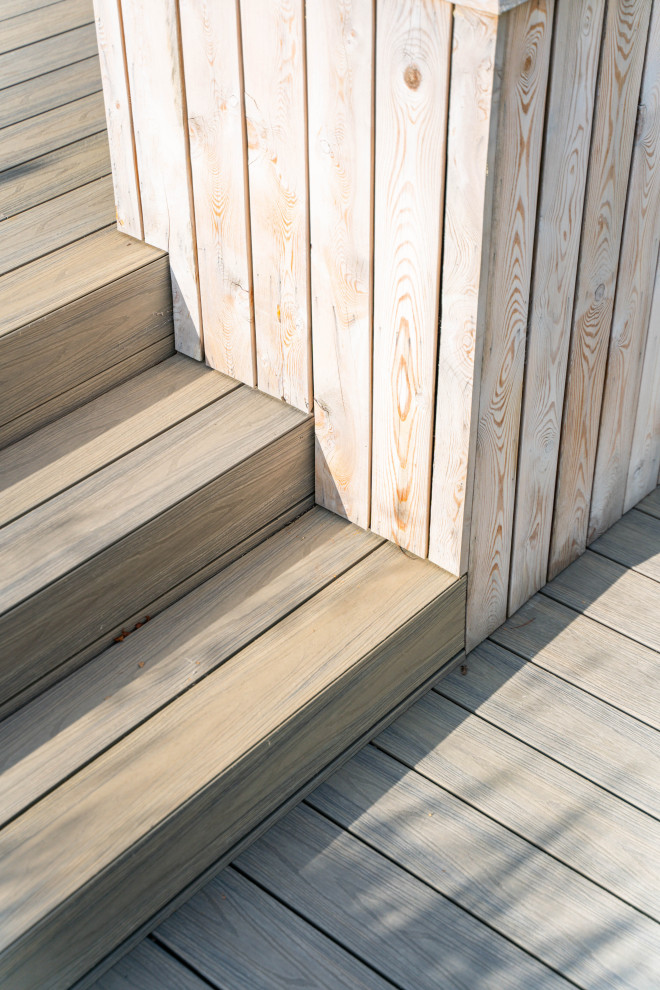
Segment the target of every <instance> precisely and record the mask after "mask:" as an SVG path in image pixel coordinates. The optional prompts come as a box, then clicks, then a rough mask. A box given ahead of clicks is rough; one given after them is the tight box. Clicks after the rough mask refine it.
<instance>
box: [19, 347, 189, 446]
mask: <svg viewBox="0 0 660 990" xmlns="http://www.w3.org/2000/svg"><path fill="white" fill-rule="evenodd" d="M173 354H174V336H173V335H172V333H169V334H168V335H166V336H165V337H163V338H161V339H160V340H157V341H155V343H153V344H149V345H148V346H147V347H144V348H143V349H142V350H140V351H137V352H136V353H135V354H132V355H131V357H129V358H125V359H124V360H118V361H117V362H116V363H115V364H113V365H112V366H111V367H109V368H107V369H106V370H105V371H102V372H101V373H100V374H98V375H93V376H92V377H91V378H88V379H86V380H85V381H82V382H80V384H78V385H74V386H73V387H72V388H69V389H67V390H66V391H64V392H61V393H60V394H59V395H55V396H53V397H52V398H49V399H47V400H46V401H45V402H42V403H41V405H38V406H35V407H34V408H33V409H29V410H28V411H27V412H25V413H23V414H22V415H21V416H18V417H17V418H16V419H13V420H11V421H10V422H9V423H5V424H4V425H3V426H0V449H1V448H3V447H6V446H9V444H13V443H17V442H18V441H19V440H22V439H23V438H24V437H26V436H29V434H30V433H33V432H34V431H35V430H40V429H43V427H44V426H49V425H50V424H51V423H54V422H55V420H56V419H58V418H59V417H60V416H67V415H68V414H69V413H70V412H73V410H74V409H77V408H79V407H80V406H81V405H83V404H84V403H85V402H91V401H93V400H94V399H96V398H98V396H99V395H102V394H103V393H104V392H107V391H108V390H109V389H111V388H114V387H115V386H116V385H121V384H122V383H123V382H126V381H128V380H129V378H133V377H134V375H139V374H141V372H143V371H147V370H148V369H149V368H152V367H154V365H156V364H159V363H160V362H161V361H164V360H166V359H167V358H168V357H172V355H173Z"/></svg>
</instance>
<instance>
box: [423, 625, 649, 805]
mask: <svg viewBox="0 0 660 990" xmlns="http://www.w3.org/2000/svg"><path fill="white" fill-rule="evenodd" d="M466 667H467V670H466V673H465V674H464V675H463V674H460V673H459V674H456V672H454V673H453V674H450V675H449V677H447V678H445V680H444V681H443V682H442V684H441V685H440V686H439V688H438V690H439V691H440V692H441V694H442V695H443V696H444V697H446V698H449V699H450V700H451V701H454V702H456V703H457V704H459V705H462V706H463V707H464V708H465V709H466V710H467V711H470V712H473V713H474V714H477V715H479V716H480V717H481V718H484V719H487V720H488V721H489V722H491V723H492V724H493V725H495V726H497V727H498V728H500V729H502V730H503V731H505V732H509V733H511V734H512V735H514V736H515V737H516V738H517V739H520V740H521V741H522V742H526V743H528V744H529V745H530V746H534V747H535V748H536V749H538V750H539V751H541V752H543V753H546V754H547V755H548V756H550V757H552V759H554V760H557V762H559V763H562V764H563V765H564V766H566V767H568V768H569V769H571V770H574V771H575V772H576V773H579V774H581V775H582V776H583V777H585V778H586V779H588V780H591V781H593V782H594V783H596V784H599V785H600V786H601V787H604V788H605V789H607V790H609V791H610V793H612V794H614V795H616V796H617V797H619V798H621V799H623V800H624V801H628V802H629V803H630V804H631V805H633V806H634V807H636V808H639V809H640V810H641V811H645V812H646V813H647V814H649V815H653V816H654V817H656V818H660V735H659V734H658V733H657V732H656V731H655V730H653V729H651V728H650V727H649V726H647V725H644V724H643V723H642V722H639V721H637V720H635V719H631V718H629V717H627V716H626V715H624V714H623V713H622V712H620V711H619V710H618V709H616V708H612V707H611V706H610V705H606V704H605V703H604V702H602V701H599V700H597V699H596V698H593V697H592V696H591V695H589V694H586V693H585V692H584V691H581V690H580V689H579V688H576V687H574V686H573V685H572V684H568V683H567V682H566V681H563V680H561V679H560V678H558V677H555V676H554V675H553V674H549V673H548V672H547V671H545V670H542V669H541V668H539V667H536V666H534V665H533V664H530V663H528V662H527V661H525V660H523V659H521V658H520V657H518V656H515V655H514V654H513V653H510V652H509V651H508V650H505V649H503V648H502V647H500V646H497V645H496V644H495V643H492V642H490V641H488V640H486V641H485V642H483V643H482V644H481V645H480V646H478V647H477V649H476V650H474V651H473V652H472V653H471V654H470V655H469V657H468V660H467V664H466Z"/></svg>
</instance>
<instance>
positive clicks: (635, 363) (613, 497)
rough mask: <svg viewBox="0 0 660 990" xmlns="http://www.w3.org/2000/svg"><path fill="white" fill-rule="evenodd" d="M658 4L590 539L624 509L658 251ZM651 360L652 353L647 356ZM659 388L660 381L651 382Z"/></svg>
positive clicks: (612, 343) (611, 351) (633, 170)
mask: <svg viewBox="0 0 660 990" xmlns="http://www.w3.org/2000/svg"><path fill="white" fill-rule="evenodd" d="M659 162H660V4H657V3H656V4H655V5H654V7H653V13H652V15H651V22H650V26H649V36H648V41H647V49H646V60H645V63H644V72H643V75H642V88H641V92H640V95H639V107H638V110H637V126H636V129H635V140H634V145H633V152H632V164H631V167H630V178H629V180H628V193H627V199H626V215H625V221H624V229H623V235H622V240H621V254H620V257H619V270H618V274H617V283H616V297H615V300H614V314H613V317H612V330H611V334H610V346H609V353H608V358H607V376H606V379H605V386H604V391H603V405H602V409H601V417H600V427H599V432H598V452H597V455H596V465H595V469H594V482H593V489H592V493H591V507H590V511H589V529H588V542H591V541H592V540H594V539H595V538H596V537H597V536H600V535H601V534H602V533H604V532H605V530H606V529H607V528H608V527H609V526H612V525H613V524H614V523H615V522H616V520H617V519H618V518H619V517H620V516H621V515H622V514H623V507H624V502H625V495H626V485H627V481H628V469H629V466H630V456H631V450H632V442H633V433H634V429H635V416H634V410H635V405H636V403H637V401H638V398H639V395H640V384H641V379H642V372H643V365H644V359H645V358H644V355H645V350H646V339H647V333H648V330H649V320H650V315H651V304H652V301H653V286H654V281H655V273H656V262H657V258H658V251H659V250H660V166H659ZM650 359H651V360H652V356H651V355H650ZM656 384H657V386H658V387H660V379H657V380H656Z"/></svg>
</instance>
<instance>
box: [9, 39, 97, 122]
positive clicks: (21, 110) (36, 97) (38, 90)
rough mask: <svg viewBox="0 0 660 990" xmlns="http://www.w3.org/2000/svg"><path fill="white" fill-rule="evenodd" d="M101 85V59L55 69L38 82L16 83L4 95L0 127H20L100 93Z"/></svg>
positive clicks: (94, 57)
mask: <svg viewBox="0 0 660 990" xmlns="http://www.w3.org/2000/svg"><path fill="white" fill-rule="evenodd" d="M101 85H102V84H101V70H100V68H99V59H98V55H92V56H90V58H86V59H83V60H82V61H81V62H75V63H74V64H73V65H65V66H63V67H62V68H61V69H54V70H53V71H52V72H47V73H45V75H44V76H37V78H36V79H28V80H27V82H23V83H17V85H16V86H11V87H10V88H9V89H6V90H5V91H4V92H3V94H2V101H1V103H0V127H8V126H9V124H17V123H19V122H20V121H22V120H25V119H26V118H28V117H34V116H36V114H39V113H45V112H46V111H47V110H54V109H55V108H56V107H59V106H63V105H64V104H65V103H70V102H71V101H72V100H78V99H81V98H82V97H83V96H89V95H90V94H91V93H98V92H100V90H101Z"/></svg>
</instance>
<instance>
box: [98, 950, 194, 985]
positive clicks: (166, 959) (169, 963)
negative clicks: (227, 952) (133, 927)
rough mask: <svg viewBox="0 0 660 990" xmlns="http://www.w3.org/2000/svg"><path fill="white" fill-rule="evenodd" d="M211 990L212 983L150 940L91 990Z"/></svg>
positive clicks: (122, 960) (125, 958) (116, 966)
mask: <svg viewBox="0 0 660 990" xmlns="http://www.w3.org/2000/svg"><path fill="white" fill-rule="evenodd" d="M131 987H133V988H137V987H139V988H140V990H164V988H165V987H176V990H208V983H206V982H204V981H202V980H200V979H199V977H197V976H195V974H194V973H193V972H191V970H189V969H188V967H187V966H183V965H182V964H181V963H180V962H178V961H177V960H176V959H174V958H173V957H172V956H171V955H170V954H169V952H166V951H165V950H164V949H162V948H160V946H158V945H156V944H155V942H153V941H151V940H150V939H145V941H144V942H141V943H140V945H138V946H136V948H135V949H133V951H132V952H131V953H130V954H129V955H128V956H125V957H124V958H123V959H120V960H119V962H118V963H117V964H116V965H115V966H114V968H113V969H112V970H111V971H110V972H109V973H105V974H104V975H103V976H102V977H101V978H100V979H99V980H97V981H95V982H94V983H93V984H92V988H91V990H130V988H131Z"/></svg>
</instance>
